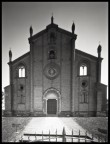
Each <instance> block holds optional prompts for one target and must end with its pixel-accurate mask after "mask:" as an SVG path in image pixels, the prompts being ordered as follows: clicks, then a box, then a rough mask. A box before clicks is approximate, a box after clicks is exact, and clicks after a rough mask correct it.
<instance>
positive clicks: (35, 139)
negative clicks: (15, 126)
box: [35, 132, 37, 140]
mask: <svg viewBox="0 0 110 144" xmlns="http://www.w3.org/2000/svg"><path fill="white" fill-rule="evenodd" d="M35 140H37V137H36V132H35Z"/></svg>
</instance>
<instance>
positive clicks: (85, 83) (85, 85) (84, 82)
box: [81, 80, 88, 88]
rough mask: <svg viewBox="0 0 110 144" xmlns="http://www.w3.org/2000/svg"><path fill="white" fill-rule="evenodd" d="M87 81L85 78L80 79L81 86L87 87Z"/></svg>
mask: <svg viewBox="0 0 110 144" xmlns="http://www.w3.org/2000/svg"><path fill="white" fill-rule="evenodd" d="M87 85H88V83H87V81H86V80H84V81H82V82H81V86H82V87H83V88H84V87H87Z"/></svg>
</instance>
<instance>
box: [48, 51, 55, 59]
mask: <svg viewBox="0 0 110 144" xmlns="http://www.w3.org/2000/svg"><path fill="white" fill-rule="evenodd" d="M49 59H55V51H54V50H50V51H49Z"/></svg>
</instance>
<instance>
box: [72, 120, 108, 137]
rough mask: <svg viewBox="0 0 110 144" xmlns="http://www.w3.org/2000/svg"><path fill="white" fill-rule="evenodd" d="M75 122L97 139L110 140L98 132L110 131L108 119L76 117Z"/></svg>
mask: <svg viewBox="0 0 110 144" xmlns="http://www.w3.org/2000/svg"><path fill="white" fill-rule="evenodd" d="M74 120H75V121H76V122H77V123H78V124H79V125H80V126H82V127H83V128H84V129H85V130H87V131H88V132H89V133H90V134H93V135H94V136H95V137H97V136H98V137H101V138H102V139H103V138H104V139H105V138H106V139H107V138H108V137H107V134H104V133H101V132H99V131H98V128H100V129H104V130H107V131H108V117H88V118H83V117H80V118H79V117H75V118H74Z"/></svg>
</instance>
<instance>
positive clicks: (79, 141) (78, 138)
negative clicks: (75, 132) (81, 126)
mask: <svg viewBox="0 0 110 144" xmlns="http://www.w3.org/2000/svg"><path fill="white" fill-rule="evenodd" d="M78 142H80V130H79V138H78Z"/></svg>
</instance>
